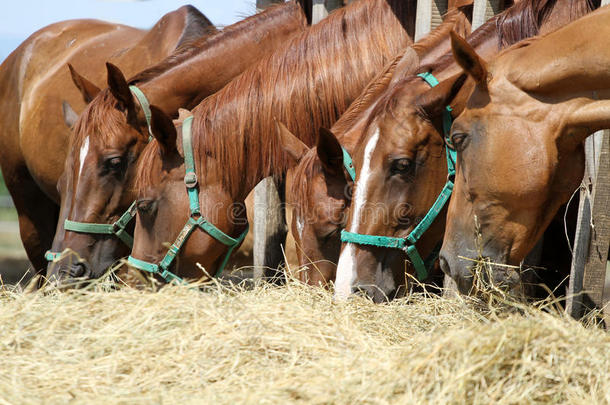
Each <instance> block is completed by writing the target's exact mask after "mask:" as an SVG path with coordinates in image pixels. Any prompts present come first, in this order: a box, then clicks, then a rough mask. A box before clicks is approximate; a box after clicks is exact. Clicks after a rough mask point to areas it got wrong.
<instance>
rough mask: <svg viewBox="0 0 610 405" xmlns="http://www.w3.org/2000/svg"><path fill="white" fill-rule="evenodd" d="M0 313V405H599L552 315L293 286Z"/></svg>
mask: <svg viewBox="0 0 610 405" xmlns="http://www.w3.org/2000/svg"><path fill="white" fill-rule="evenodd" d="M0 305H1V306H0V350H1V351H2V356H1V357H0V403H15V404H27V403H40V402H44V403H66V402H69V401H73V402H75V403H91V402H104V403H117V402H124V403H212V402H214V403H272V404H276V403H286V402H306V403H338V404H352V403H375V404H384V403H434V404H438V403H495V402H497V403H507V404H508V403H519V404H520V403H587V404H591V403H610V335H608V333H606V332H604V331H603V330H601V329H600V328H598V327H596V326H595V325H589V326H584V325H583V324H581V323H578V322H576V321H573V320H571V319H569V318H566V317H564V316H562V315H561V314H560V313H558V312H556V311H554V310H553V309H552V306H549V307H548V308H547V310H546V311H542V310H540V309H534V308H532V307H526V308H519V307H512V308H511V309H508V310H507V309H506V308H504V309H503V310H494V309H490V308H489V307H487V306H485V305H483V306H482V307H481V306H480V305H474V304H473V303H472V302H468V301H465V300H463V299H454V300H448V299H441V298H434V297H425V296H421V295H412V296H409V297H407V298H405V299H402V300H398V301H396V302H393V303H391V304H386V305H375V304H373V303H371V302H369V301H367V300H365V299H361V298H357V299H353V300H350V301H349V302H348V303H335V302H333V300H332V297H331V295H330V294H329V293H328V292H325V291H322V290H320V289H316V288H310V287H306V286H302V285H299V284H298V283H296V282H290V283H289V284H288V286H286V287H279V288H278V287H271V286H268V285H259V286H257V287H255V288H254V289H252V290H243V289H242V290H240V289H229V288H227V287H223V286H220V285H218V284H217V285H215V286H212V287H210V288H208V290H207V291H206V292H203V293H202V292H199V291H195V290H192V289H188V288H184V287H167V288H164V289H162V290H161V291H160V292H158V293H152V292H147V291H138V290H134V289H130V288H122V289H119V290H118V291H112V292H105V291H103V289H102V288H97V289H92V290H87V291H83V290H81V291H69V292H61V293H60V292H46V293H45V294H42V293H29V294H27V293H11V292H8V291H5V292H4V293H3V294H2V295H1V297H0ZM482 308H483V309H482Z"/></svg>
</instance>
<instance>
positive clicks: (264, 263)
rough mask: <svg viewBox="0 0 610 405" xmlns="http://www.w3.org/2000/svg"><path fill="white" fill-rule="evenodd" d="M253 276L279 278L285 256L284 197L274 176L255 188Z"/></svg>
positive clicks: (286, 228) (286, 229)
mask: <svg viewBox="0 0 610 405" xmlns="http://www.w3.org/2000/svg"><path fill="white" fill-rule="evenodd" d="M253 232H254V246H253V261H254V278H255V279H261V278H267V279H272V278H273V279H277V281H279V282H281V281H282V280H281V279H282V277H281V274H280V273H279V272H278V271H277V269H278V267H279V266H280V265H281V264H282V262H283V260H284V256H283V254H282V249H281V246H282V245H285V244H286V234H287V232H288V227H287V226H286V217H285V214H284V210H283V209H282V200H281V199H280V196H279V193H278V191H277V188H276V186H275V183H274V182H273V179H272V178H271V177H267V178H266V179H264V180H263V181H262V182H260V183H259V184H258V185H257V186H256V187H255V189H254V226H253Z"/></svg>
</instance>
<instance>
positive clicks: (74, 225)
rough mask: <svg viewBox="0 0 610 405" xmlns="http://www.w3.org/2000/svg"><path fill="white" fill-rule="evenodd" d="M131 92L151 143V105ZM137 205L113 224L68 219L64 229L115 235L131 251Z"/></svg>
mask: <svg viewBox="0 0 610 405" xmlns="http://www.w3.org/2000/svg"><path fill="white" fill-rule="evenodd" d="M129 90H131V93H132V94H133V96H134V97H135V98H136V99H137V100H138V102H139V103H140V107H142V111H143V112H144V117H145V118H146V124H147V126H148V141H149V142H150V141H151V140H152V139H153V136H152V130H151V127H150V123H151V117H152V113H151V111H150V103H149V101H148V99H147V98H146V96H145V95H144V93H143V92H142V90H140V89H139V88H138V87H136V86H129ZM135 208H136V203H135V201H134V202H133V203H132V204H131V205H130V206H129V208H127V211H125V212H124V213H123V215H121V216H120V217H119V219H118V220H116V221H115V222H114V223H112V224H96V223H91V222H78V221H71V220H69V219H66V221H65V222H64V229H65V230H66V231H72V232H78V233H90V234H93V235H114V236H116V237H117V238H119V239H120V240H121V241H122V242H123V243H124V244H125V245H127V246H128V247H129V248H130V249H131V247H132V246H133V237H132V236H131V235H130V234H129V233H127V230H126V228H127V226H128V225H129V223H130V222H131V220H132V219H133V218H134V217H135V216H136V209H135ZM60 256H61V252H52V251H50V250H48V251H47V252H46V253H45V255H44V257H45V259H46V260H47V261H50V262H51V261H55V260H57V259H58V258H59V257H60Z"/></svg>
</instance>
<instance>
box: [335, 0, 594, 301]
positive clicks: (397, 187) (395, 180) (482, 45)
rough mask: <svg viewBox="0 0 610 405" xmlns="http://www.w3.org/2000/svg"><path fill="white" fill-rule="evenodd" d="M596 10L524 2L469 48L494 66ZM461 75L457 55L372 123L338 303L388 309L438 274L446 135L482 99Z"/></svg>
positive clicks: (576, 0)
mask: <svg viewBox="0 0 610 405" xmlns="http://www.w3.org/2000/svg"><path fill="white" fill-rule="evenodd" d="M591 8H592V5H591V4H590V3H589V2H587V1H585V0H572V1H570V2H565V1H552V0H550V1H547V2H540V1H537V0H536V1H533V0H527V1H525V0H524V1H522V2H520V3H518V4H516V5H515V6H513V7H511V8H510V9H508V10H506V11H505V12H503V13H502V14H500V15H498V16H496V17H494V18H493V19H492V20H490V21H488V22H487V23H486V24H485V25H483V26H482V27H481V28H479V29H478V30H477V31H475V32H474V33H473V34H472V35H471V36H470V38H469V42H470V43H471V44H472V45H473V46H475V47H476V48H477V49H478V50H479V51H480V52H481V54H482V55H484V56H483V57H485V58H490V57H492V56H493V55H494V54H496V53H497V52H498V51H499V49H500V48H501V47H503V46H506V45H510V44H511V43H513V42H514V41H519V40H522V39H524V38H526V37H528V36H531V35H535V34H537V33H538V32H539V31H542V30H552V29H554V28H557V27H559V26H561V25H564V24H565V23H566V22H568V21H570V20H572V19H576V18H578V17H580V16H582V15H584V14H586V13H587V12H589V11H590V10H591ZM460 71H461V68H460V67H459V65H457V64H456V63H455V62H454V61H453V60H452V58H451V54H449V55H447V56H445V57H443V58H442V59H440V60H439V61H437V62H436V63H434V64H432V65H431V66H425V67H422V68H421V70H420V72H421V74H420V75H416V76H412V77H407V78H405V79H404V80H402V81H401V82H400V83H398V84H397V85H396V86H394V87H393V88H391V89H389V90H388V92H387V94H386V95H385V96H384V97H383V99H382V100H380V101H379V103H378V104H377V106H376V108H375V110H374V111H373V113H372V114H371V116H370V120H369V122H368V125H367V127H366V128H365V130H364V133H363V136H362V142H361V143H360V145H359V147H358V148H357V149H356V151H355V153H354V156H353V160H354V163H355V167H356V179H357V180H356V184H355V191H354V201H355V202H354V204H352V206H351V209H350V210H349V213H348V218H347V224H348V226H347V227H346V229H345V231H343V233H342V240H343V241H344V242H345V243H344V245H343V248H342V252H341V255H340V258H339V263H338V267H337V280H336V290H335V293H336V295H337V296H338V297H346V296H348V295H349V294H351V293H352V292H353V291H356V290H359V291H363V292H365V293H367V294H368V295H370V296H371V297H372V298H373V299H374V300H375V301H383V300H386V299H388V298H389V297H392V296H394V295H395V294H396V292H397V291H396V290H397V289H398V288H399V287H400V286H401V285H404V284H405V282H406V281H407V280H406V279H408V277H407V276H406V274H410V275H413V274H414V273H417V277H418V278H419V279H420V280H422V281H423V280H425V279H426V278H427V276H428V275H429V271H430V270H434V269H435V268H433V266H435V262H436V253H437V252H438V248H439V247H440V241H441V239H442V235H443V233H444V224H445V223H444V217H445V212H446V209H445V208H444V207H445V205H446V202H447V200H448V198H449V196H450V195H451V189H452V187H453V182H452V171H449V167H451V166H453V163H452V162H453V160H454V156H453V153H448V152H449V150H447V149H446V148H445V143H444V135H443V134H444V133H445V131H448V128H449V126H450V122H451V119H452V115H455V114H456V113H459V111H460V110H461V109H462V108H463V105H464V103H465V100H466V98H467V96H468V94H469V93H470V92H471V90H472V86H471V85H469V84H466V85H464V83H465V75H463V74H460ZM438 81H440V83H438ZM431 87H434V88H432V89H431ZM449 105H450V106H451V107H450V110H447V109H446V106H449ZM451 110H452V111H451ZM448 173H449V176H448ZM405 253H406V255H405ZM405 256H408V261H405V259H406V258H407V257H405Z"/></svg>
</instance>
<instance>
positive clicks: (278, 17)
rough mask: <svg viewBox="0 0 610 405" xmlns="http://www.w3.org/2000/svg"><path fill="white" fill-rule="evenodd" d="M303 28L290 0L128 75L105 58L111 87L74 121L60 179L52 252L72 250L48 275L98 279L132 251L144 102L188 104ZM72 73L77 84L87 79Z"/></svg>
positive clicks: (172, 110)
mask: <svg viewBox="0 0 610 405" xmlns="http://www.w3.org/2000/svg"><path fill="white" fill-rule="evenodd" d="M305 27H306V20H305V16H304V14H303V13H302V11H301V8H300V6H299V5H298V4H296V3H294V2H290V3H286V4H283V5H278V6H274V7H271V8H268V9H267V10H265V11H264V12H262V13H259V14H256V15H254V16H252V17H250V18H247V19H245V20H243V21H241V22H239V23H236V24H234V25H232V26H229V27H227V28H225V29H224V30H223V31H222V32H219V33H217V34H214V35H210V36H207V37H204V38H202V39H200V40H197V41H194V42H191V43H190V44H188V45H187V46H184V47H182V48H181V49H179V50H178V51H177V52H176V53H174V54H172V55H171V56H169V57H168V58H167V59H166V60H164V61H162V62H161V63H159V64H158V65H156V66H154V67H151V68H149V69H146V70H145V71H143V72H141V73H139V74H137V75H136V76H135V77H133V78H132V79H131V80H129V81H127V80H126V79H125V77H124V75H123V74H122V72H121V71H120V70H119V69H118V68H116V67H114V66H112V65H108V85H109V87H108V89H106V90H104V91H102V92H100V94H98V95H97V97H95V98H94V99H93V101H92V102H91V103H90V104H89V106H88V107H87V108H86V109H85V111H84V112H83V114H82V115H81V116H80V118H79V119H78V121H77V122H76V124H75V127H74V136H73V138H72V140H71V144H70V149H69V150H70V153H69V155H68V158H67V160H66V164H65V170H64V174H63V176H62V177H61V180H60V184H59V188H60V192H61V211H60V221H59V223H58V224H57V231H56V233H55V239H54V242H53V251H54V252H62V251H64V249H66V248H69V249H70V250H71V251H70V253H69V254H66V255H63V256H60V257H58V258H57V259H55V260H53V261H52V262H50V263H49V266H48V271H47V275H48V276H49V277H51V276H53V277H54V278H55V279H57V280H61V279H62V278H64V277H66V276H69V277H79V278H83V277H84V278H97V277H99V276H101V275H102V274H103V273H104V271H105V270H106V269H107V268H108V266H110V265H111V264H112V263H113V262H115V261H116V260H117V259H119V258H121V257H124V256H127V255H128V254H129V252H130V250H131V246H130V243H129V242H130V236H129V235H128V232H130V231H131V229H133V224H130V225H129V226H128V223H129V222H130V219H131V218H132V215H131V213H132V212H133V210H130V205H132V203H133V202H134V200H135V193H134V191H133V184H132V180H133V178H134V167H135V165H136V162H137V161H138V158H139V156H140V152H141V151H142V149H143V148H144V146H145V145H146V144H147V143H148V140H149V132H148V131H149V130H148V122H147V118H146V113H147V111H146V108H147V106H148V105H150V104H154V105H155V106H157V107H158V108H160V109H161V110H162V111H163V112H164V113H165V114H168V115H171V116H177V114H178V109H179V108H181V107H185V108H193V107H194V106H196V105H197V104H198V103H199V102H200V101H201V100H203V99H204V98H206V97H208V96H209V95H211V94H213V93H214V92H216V91H218V90H220V89H221V88H222V87H223V86H224V85H225V84H227V83H228V82H229V81H230V80H231V79H232V78H234V77H235V76H237V75H238V74H240V73H241V72H242V71H244V70H245V69H246V68H247V67H249V66H250V65H252V64H253V63H254V62H256V61H258V60H259V59H260V58H261V57H264V56H265V55H269V54H271V52H272V51H273V50H275V49H277V48H278V47H280V46H281V45H282V44H283V43H284V42H286V41H287V40H288V39H289V38H290V37H291V36H293V35H295V34H296V33H298V32H301V31H303V30H304V29H305ZM73 75H74V76H75V81H76V83H77V85H78V83H81V82H86V79H84V78H82V77H80V75H78V74H77V73H76V72H73ZM133 86H136V87H135V88H134V87H133ZM83 87H85V86H81V88H83ZM89 87H91V86H89ZM133 92H135V93H133ZM132 93H133V94H132ZM136 94H137V95H139V97H140V98H137V97H136ZM133 215H135V212H133ZM66 220H69V222H66ZM117 221H118V224H117V226H116V233H115V234H109V232H106V230H107V229H108V230H110V231H112V229H111V228H112V227H111V226H109V225H107V224H113V223H117ZM64 224H68V225H66V226H69V228H68V229H69V230H66V229H65V227H64ZM96 228H97V229H101V231H98V230H97V229H96ZM126 228H131V229H126ZM92 231H93V232H92ZM97 232H100V233H97ZM101 232H106V233H101ZM124 242H125V243H124Z"/></svg>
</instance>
